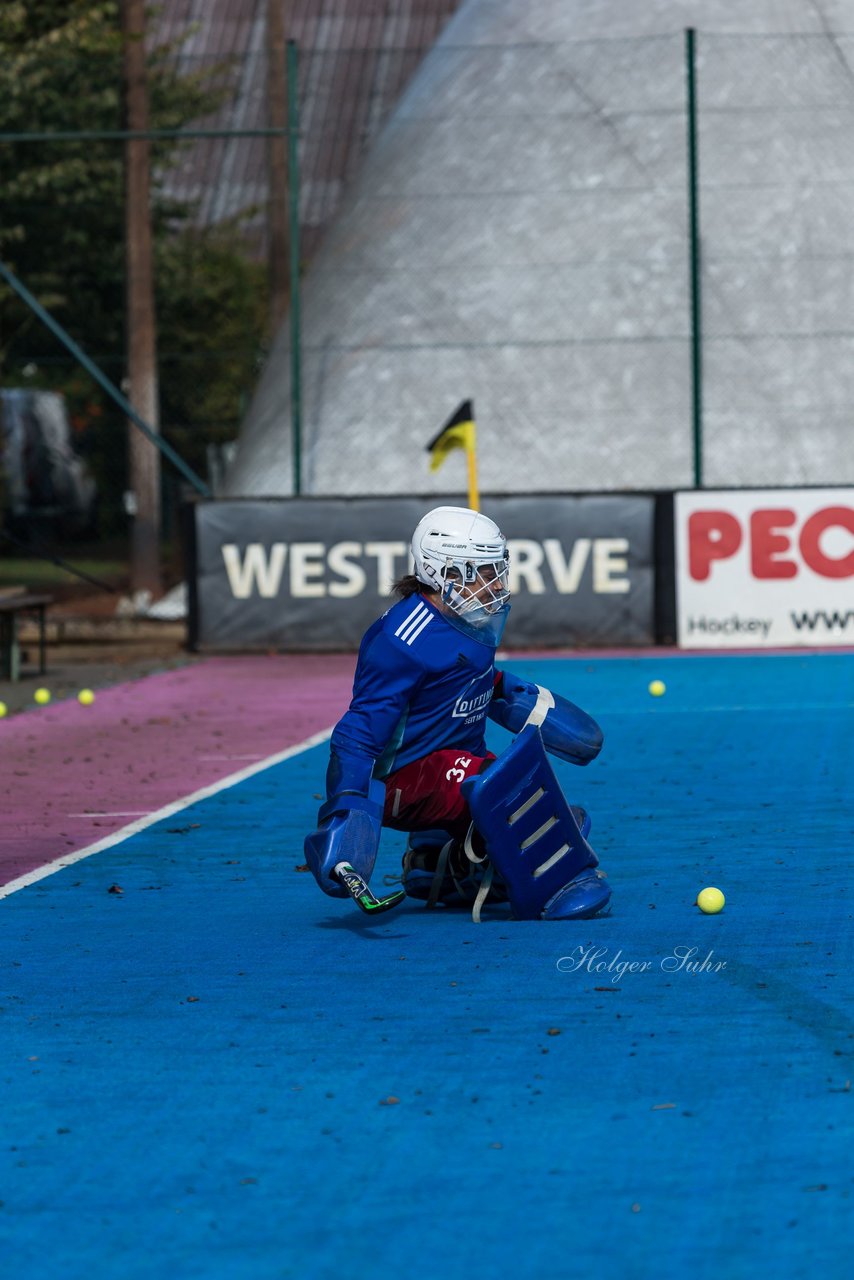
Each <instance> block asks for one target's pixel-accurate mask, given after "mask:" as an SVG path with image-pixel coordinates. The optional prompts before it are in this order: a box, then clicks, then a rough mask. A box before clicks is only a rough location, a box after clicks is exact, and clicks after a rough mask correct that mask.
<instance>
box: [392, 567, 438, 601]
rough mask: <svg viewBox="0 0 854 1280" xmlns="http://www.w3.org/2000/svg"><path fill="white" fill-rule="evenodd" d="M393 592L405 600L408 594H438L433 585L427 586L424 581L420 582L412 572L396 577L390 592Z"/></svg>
mask: <svg viewBox="0 0 854 1280" xmlns="http://www.w3.org/2000/svg"><path fill="white" fill-rule="evenodd" d="M395 592H396V593H397V595H399V596H400V598H401V599H402V600H406V599H407V597H408V596H416V595H418V594H419V593H420V594H421V595H423V596H436V595H438V594H439V593H438V591H437V590H436V588H435V587H428V586H427V584H426V582H421V581H420V580H419V579H418V578H416V576H415V574H414V573H405V574H404V575H403V577H402V578H398V580H397V582H395V583H394V585H393V586H392V593H395Z"/></svg>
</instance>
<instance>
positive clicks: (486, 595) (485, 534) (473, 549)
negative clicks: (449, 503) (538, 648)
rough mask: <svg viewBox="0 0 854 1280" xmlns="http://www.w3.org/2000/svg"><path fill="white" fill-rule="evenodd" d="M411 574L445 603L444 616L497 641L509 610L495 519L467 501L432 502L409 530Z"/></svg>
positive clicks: (503, 542) (502, 549)
mask: <svg viewBox="0 0 854 1280" xmlns="http://www.w3.org/2000/svg"><path fill="white" fill-rule="evenodd" d="M412 559H413V561H414V562H415V576H416V578H417V579H418V581H419V582H423V583H424V585H425V586H428V587H433V588H434V589H435V590H436V591H438V592H439V594H440V595H441V598H442V601H443V602H444V603H445V604H446V605H447V606H449V609H450V613H449V614H448V616H449V617H450V618H451V620H452V621H455V622H456V624H457V625H459V626H461V629H462V630H464V631H470V632H471V634H473V635H474V636H476V637H477V638H478V639H480V640H487V641H490V640H491V641H492V643H494V644H496V645H497V644H498V641H499V640H500V638H501V632H502V631H503V630H504V623H505V621H506V618H507V614H508V612H509V610H510V603H509V602H510V590H509V586H508V564H509V561H508V556H507V541H506V539H505V537H504V534H503V533H502V532H501V530H500V529H499V527H498V525H497V524H496V523H495V521H494V520H490V518H489V516H485V515H481V513H480V512H479V511H472V510H470V508H468V507H435V508H434V509H433V510H432V511H428V512H427V514H426V516H424V517H423V519H421V520H420V521H419V522H418V526H417V528H416V530H415V532H414V534H413V535H412Z"/></svg>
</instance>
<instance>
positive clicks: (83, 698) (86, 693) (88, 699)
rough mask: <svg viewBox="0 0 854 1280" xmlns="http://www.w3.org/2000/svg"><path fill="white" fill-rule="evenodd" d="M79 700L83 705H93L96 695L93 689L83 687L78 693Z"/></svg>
mask: <svg viewBox="0 0 854 1280" xmlns="http://www.w3.org/2000/svg"><path fill="white" fill-rule="evenodd" d="M77 701H78V702H79V703H80V705H81V706H83V707H91V705H92V703H93V702H94V701H95V695H94V693H93V692H92V690H91V689H81V690H80V692H79V693H78V695H77Z"/></svg>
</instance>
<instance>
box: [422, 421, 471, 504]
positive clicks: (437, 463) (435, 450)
mask: <svg viewBox="0 0 854 1280" xmlns="http://www.w3.org/2000/svg"><path fill="white" fill-rule="evenodd" d="M454 449H464V450H465V452H466V457H467V459H468V476H469V505H470V506H471V507H472V508H473V509H474V510H477V507H478V492H477V460H476V459H477V433H476V429H475V425H474V409H473V408H472V402H471V400H464V401H463V402H462V404H461V405H460V407H459V408H458V409H457V410H456V412H455V413H453V414H451V416H450V418H449V419H448V421H447V422H446V423H445V425H444V427H442V430H441V431H440V432H439V434H438V435H437V436H436V437H435V438H434V439H433V440H431V441H430V443H429V444H428V446H427V452H428V453H429V454H430V470H431V471H438V469H439V467H441V465H442V463H443V462H444V461H445V459H446V458H447V456H448V454H449V453H452V452H453V451H454Z"/></svg>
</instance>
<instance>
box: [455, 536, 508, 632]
mask: <svg viewBox="0 0 854 1280" xmlns="http://www.w3.org/2000/svg"><path fill="white" fill-rule="evenodd" d="M508 575H509V561H508V557H507V553H506V551H505V553H504V557H503V559H501V560H484V561H474V560H463V561H460V560H448V561H447V563H446V565H445V569H444V572H443V574H442V579H443V582H444V586H443V588H442V599H443V600H444V602H445V604H449V605H450V606H451V607H452V608H453V609H454V610H456V612H457V613H458V614H459V615H460V616H461V617H465V618H467V619H468V621H469V622H471V623H472V624H473V625H475V626H476V625H477V616H478V615H480V614H484V615H486V616H489V615H490V614H493V613H497V612H498V611H499V609H501V608H503V607H504V605H505V604H506V602H507V601H508V600H509V598H510V590H509V587H508Z"/></svg>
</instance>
